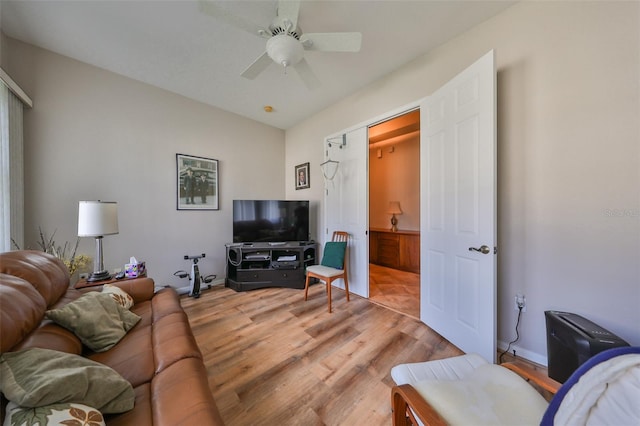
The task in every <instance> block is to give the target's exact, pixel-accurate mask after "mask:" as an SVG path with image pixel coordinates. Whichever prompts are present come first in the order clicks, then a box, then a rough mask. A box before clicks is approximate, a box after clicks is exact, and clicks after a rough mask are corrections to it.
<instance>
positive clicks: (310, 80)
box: [294, 58, 320, 90]
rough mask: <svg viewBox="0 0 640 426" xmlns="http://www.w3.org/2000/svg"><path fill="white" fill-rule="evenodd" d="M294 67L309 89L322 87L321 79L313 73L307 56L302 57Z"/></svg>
mask: <svg viewBox="0 0 640 426" xmlns="http://www.w3.org/2000/svg"><path fill="white" fill-rule="evenodd" d="M294 68H295V69H296V71H297V72H298V75H299V76H300V78H301V79H302V81H303V82H304V85H305V86H307V88H308V89H309V90H313V89H316V88H318V87H320V80H318V77H316V75H315V74H314V73H313V71H312V70H311V67H310V66H309V63H308V62H307V60H306V59H305V58H302V60H301V61H300V62H298V63H297V64H296V65H295V66H294Z"/></svg>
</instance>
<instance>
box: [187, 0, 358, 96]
mask: <svg viewBox="0 0 640 426" xmlns="http://www.w3.org/2000/svg"><path fill="white" fill-rule="evenodd" d="M220 3H224V2H218V1H211V0H200V2H199V4H200V10H201V11H202V12H203V13H205V14H207V15H210V16H212V17H214V18H218V19H221V20H223V21H225V22H227V23H228V24H230V25H233V26H235V27H237V28H240V29H242V30H244V31H248V32H250V33H251V34H254V35H256V36H258V37H262V38H265V39H267V47H266V51H265V52H264V53H263V54H262V55H261V56H259V57H258V59H256V60H255V61H254V62H253V63H252V64H251V65H249V67H248V68H247V69H246V70H244V71H243V72H242V74H241V75H242V76H243V77H245V78H248V79H250V80H253V79H254V78H256V77H257V76H258V75H259V74H260V73H261V72H262V71H264V70H265V69H266V68H267V67H268V66H269V65H270V64H271V63H272V62H275V63H276V64H278V65H280V66H282V67H284V70H285V73H286V71H287V69H288V68H289V67H293V68H294V69H295V70H296V71H297V72H298V75H299V76H300V78H301V79H302V81H303V82H304V84H305V85H306V86H307V87H308V88H309V89H315V88H317V87H318V86H320V80H318V78H317V77H316V75H315V74H314V73H313V71H312V70H311V67H309V64H308V63H307V61H306V59H305V58H304V51H305V50H311V51H313V50H315V51H322V52H358V51H359V50H360V45H361V44H362V34H360V33H357V32H340V33H303V32H302V30H301V29H300V27H299V26H298V13H299V10H300V0H279V1H278V9H277V12H276V17H275V18H274V19H273V21H272V22H271V25H269V28H263V27H261V26H259V25H256V24H254V23H253V22H250V21H248V20H246V19H244V18H243V17H241V16H238V15H234V14H232V13H231V12H229V11H228V10H227V9H225V8H224V7H223V6H221V5H220Z"/></svg>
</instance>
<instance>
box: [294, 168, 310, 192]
mask: <svg viewBox="0 0 640 426" xmlns="http://www.w3.org/2000/svg"><path fill="white" fill-rule="evenodd" d="M306 188H309V163H304V164H298V165H297V166H296V189H306Z"/></svg>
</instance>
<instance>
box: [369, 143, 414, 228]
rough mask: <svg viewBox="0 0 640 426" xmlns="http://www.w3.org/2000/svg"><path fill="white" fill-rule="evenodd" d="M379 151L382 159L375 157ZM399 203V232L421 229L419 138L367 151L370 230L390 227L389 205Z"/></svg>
mask: <svg viewBox="0 0 640 426" xmlns="http://www.w3.org/2000/svg"><path fill="white" fill-rule="evenodd" d="M378 149H380V155H381V157H380V158H378ZM390 201H398V202H400V208H401V209H402V214H401V215H399V216H396V218H397V219H398V225H397V226H398V229H401V230H404V231H419V230H420V138H419V136H416V137H415V138H411V139H408V140H405V141H403V142H400V143H392V144H389V145H383V146H380V148H376V147H374V148H373V149H370V150H369V227H370V228H391V215H390V214H388V213H387V211H388V210H389V202H390Z"/></svg>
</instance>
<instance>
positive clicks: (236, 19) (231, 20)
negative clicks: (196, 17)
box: [198, 0, 271, 38]
mask: <svg viewBox="0 0 640 426" xmlns="http://www.w3.org/2000/svg"><path fill="white" fill-rule="evenodd" d="M198 5H199V7H200V12H202V13H204V14H205V15H209V16H212V17H214V18H217V19H220V20H222V21H225V22H226V23H228V24H229V25H233V26H234V27H236V28H239V29H241V30H244V31H247V32H249V33H251V34H253V35H257V36H259V37H263V38H269V37H271V32H270V31H269V30H267V29H265V28H263V27H261V26H260V25H257V24H254V23H253V22H251V21H249V20H247V19H244V18H242V17H240V16H238V15H234V14H233V13H231V12H229V11H228V10H227V9H226V8H224V7H223V6H220V2H214V1H210V0H200V1H199V2H198Z"/></svg>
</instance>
